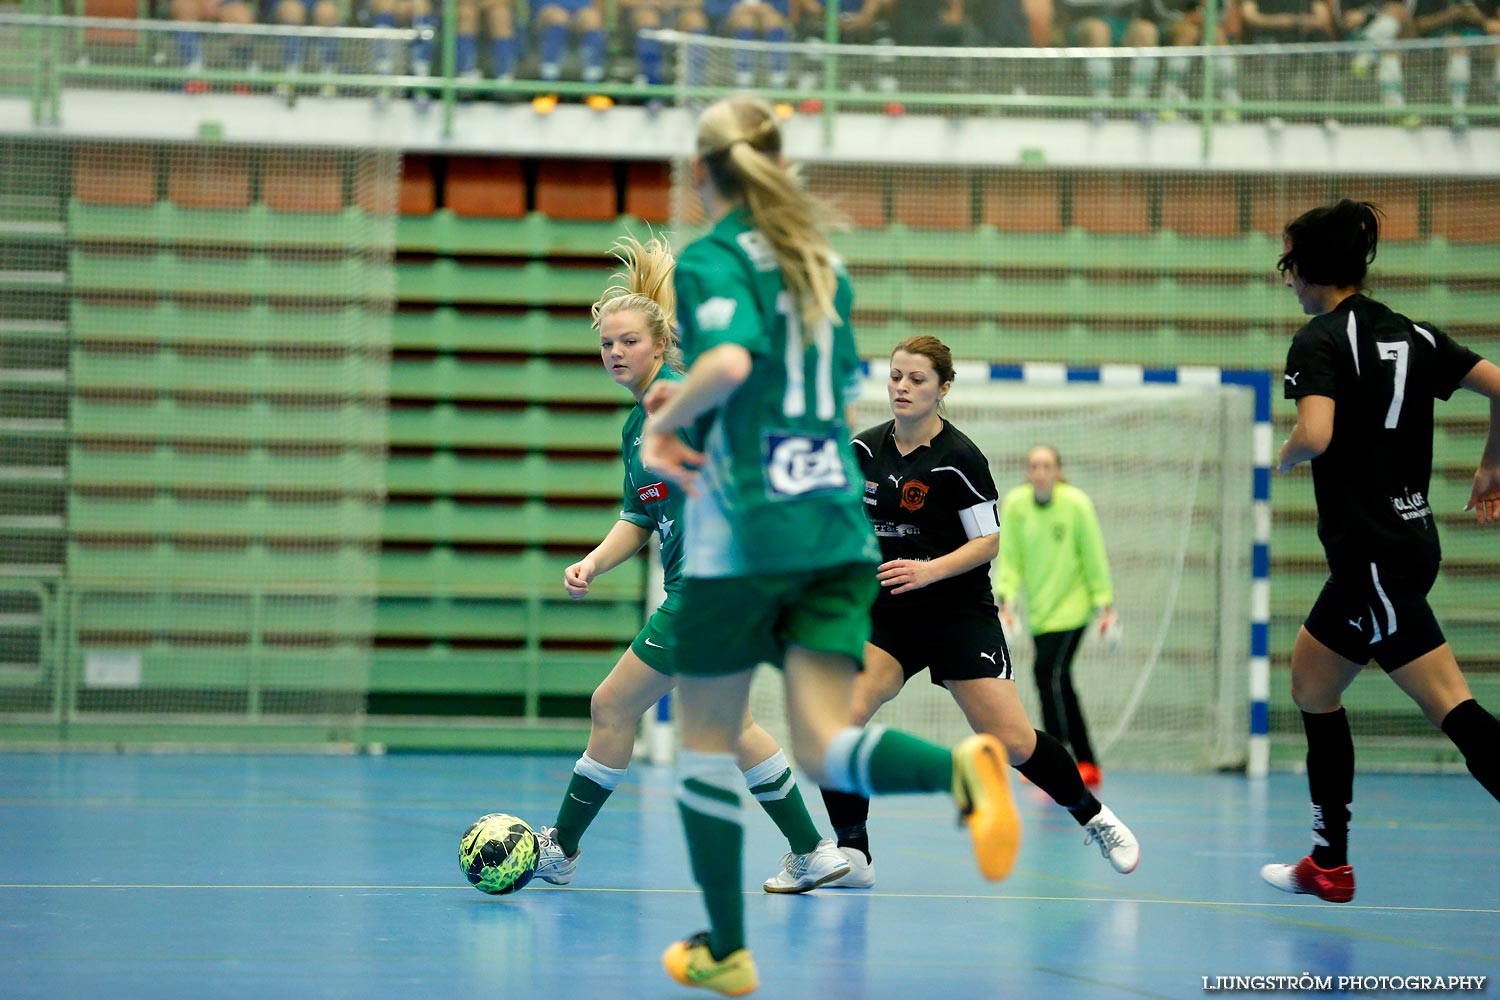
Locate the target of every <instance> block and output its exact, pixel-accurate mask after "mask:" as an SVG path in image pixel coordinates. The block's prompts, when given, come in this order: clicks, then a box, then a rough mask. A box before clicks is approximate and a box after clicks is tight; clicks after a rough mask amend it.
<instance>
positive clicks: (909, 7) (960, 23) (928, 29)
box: [886, 0, 972, 45]
mask: <svg viewBox="0 0 1500 1000" xmlns="http://www.w3.org/2000/svg"><path fill="white" fill-rule="evenodd" d="M889 3H890V6H889V7H888V8H887V10H886V20H887V21H889V22H890V25H891V37H893V38H894V39H896V44H898V45H967V44H968V43H969V42H970V41H971V40H972V37H971V34H970V29H969V27H968V22H967V21H966V20H965V18H964V3H963V0H889Z"/></svg>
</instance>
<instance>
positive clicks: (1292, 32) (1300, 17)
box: [1239, 0, 1335, 44]
mask: <svg viewBox="0 0 1500 1000" xmlns="http://www.w3.org/2000/svg"><path fill="white" fill-rule="evenodd" d="M1239 6H1240V24H1241V25H1242V27H1243V31H1244V40H1245V41H1246V42H1247V43H1250V44H1263V43H1268V42H1327V41H1332V40H1333V38H1334V35H1335V32H1334V28H1333V12H1332V11H1330V10H1329V9H1328V5H1327V4H1326V3H1324V2H1323V0H1240V5H1239Z"/></svg>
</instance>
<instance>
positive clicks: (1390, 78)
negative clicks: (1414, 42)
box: [1329, 0, 1418, 127]
mask: <svg viewBox="0 0 1500 1000" xmlns="http://www.w3.org/2000/svg"><path fill="white" fill-rule="evenodd" d="M1329 5H1330V6H1331V7H1332V9H1333V23H1334V27H1335V28H1337V29H1338V30H1339V31H1340V32H1342V33H1343V34H1344V35H1345V36H1346V37H1348V38H1351V39H1359V40H1362V41H1367V42H1372V43H1374V44H1373V45H1372V46H1371V48H1369V49H1367V50H1365V51H1363V52H1358V53H1355V56H1354V60H1353V62H1352V63H1351V64H1350V68H1351V69H1352V70H1353V71H1354V75H1355V76H1361V77H1363V76H1368V75H1369V73H1370V67H1371V66H1376V71H1375V80H1376V82H1377V84H1378V85H1379V88H1380V103H1381V104H1384V105H1385V106H1386V107H1387V108H1389V109H1390V110H1391V113H1392V114H1393V115H1394V116H1395V117H1396V119H1397V120H1398V121H1399V122H1400V123H1401V124H1403V125H1406V126H1408V127H1412V126H1415V125H1417V124H1418V119H1417V118H1416V116H1414V115H1408V114H1404V113H1403V110H1402V109H1404V108H1405V107H1406V94H1405V84H1404V82H1403V80H1402V76H1401V57H1400V56H1398V55H1397V54H1396V53H1394V52H1390V51H1383V50H1384V49H1385V46H1386V45H1388V44H1389V43H1390V42H1393V41H1395V40H1396V39H1398V38H1401V37H1403V36H1406V37H1410V36H1411V34H1412V33H1413V28H1412V23H1411V13H1410V12H1409V11H1408V10H1407V8H1406V5H1405V4H1404V3H1402V2H1400V0H1352V2H1351V3H1349V4H1345V3H1344V2H1343V0H1329ZM1377 60H1378V64H1377Z"/></svg>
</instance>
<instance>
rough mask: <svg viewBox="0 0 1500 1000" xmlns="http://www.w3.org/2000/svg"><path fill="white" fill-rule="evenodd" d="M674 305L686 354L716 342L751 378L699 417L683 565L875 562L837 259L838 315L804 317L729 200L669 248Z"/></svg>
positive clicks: (778, 568) (715, 573)
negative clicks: (852, 419)
mask: <svg viewBox="0 0 1500 1000" xmlns="http://www.w3.org/2000/svg"><path fill="white" fill-rule="evenodd" d="M676 288H677V316H678V321H679V323H680V324H681V326H682V348H683V353H684V355H685V356H686V358H687V360H688V363H689V364H691V363H692V362H693V361H694V360H695V359H696V358H698V357H699V356H700V355H702V354H703V353H704V352H706V351H708V350H711V349H712V348H714V347H717V346H719V345H721V344H739V345H740V346H741V347H744V348H745V349H746V350H748V351H749V352H750V355H751V359H752V365H751V369H750V377H749V378H748V379H746V381H745V382H744V384H742V385H741V386H740V387H739V388H738V389H736V390H735V392H734V395H733V396H731V397H730V398H729V400H728V401H726V402H725V403H724V404H723V405H722V406H721V407H719V408H718V409H717V410H714V411H712V412H710V413H708V414H706V415H705V416H704V419H703V422H704V423H705V424H706V425H707V430H706V434H705V436H704V444H703V451H704V452H705V453H706V455H707V460H706V463H705V465H704V467H703V469H702V479H701V484H702V492H701V494H700V496H698V497H696V498H692V499H689V501H688V504H687V521H688V546H687V554H686V562H685V564H684V567H683V572H684V573H685V574H686V575H687V576H690V577H715V578H717V577H738V576H749V575H753V574H763V573H783V572H794V571H797V570H807V569H819V568H823V567H827V566H837V565H841V564H845V563H855V562H871V563H876V562H879V561H880V547H879V545H878V544H877V543H876V541H875V536H874V533H873V532H872V531H871V530H870V523H869V519H868V518H866V517H865V513H864V506H863V503H862V501H861V493H860V491H861V489H862V485H861V484H862V482H863V478H862V477H861V476H860V474H859V464H858V463H857V462H856V461H855V459H854V452H853V450H852V449H851V447H850V445H849V429H848V427H847V426H846V424H845V421H844V407H845V405H846V403H848V402H849V401H850V400H851V399H852V398H853V393H854V391H855V389H856V387H857V386H858V384H859V377H860V372H859V355H858V352H857V350H856V348H855V344H854V333H853V330H852V329H851V327H850V325H849V311H850V305H851V301H852V298H853V292H852V290H851V288H850V286H849V276H848V275H847V274H846V273H845V272H844V270H843V267H842V265H839V268H838V293H837V295H836V297H835V307H836V309H837V311H838V315H839V319H840V320H841V322H840V323H839V324H838V325H833V324H831V323H828V322H819V323H817V324H815V326H814V328H813V329H806V328H805V327H804V323H803V319H802V311H801V309H800V308H799V307H798V305H797V303H796V301H795V300H794V299H793V298H792V296H791V294H790V293H789V292H788V291H787V290H786V286H785V285H784V283H783V282H782V277H781V271H780V269H779V268H778V267H777V264H776V256H775V254H774V252H773V251H772V249H771V245H770V243H769V242H767V240H766V239H765V237H764V236H762V235H761V234H760V233H759V232H758V231H756V230H755V228H754V227H753V225H752V224H751V222H750V218H749V216H748V214H746V213H744V212H739V211H735V212H730V213H729V214H728V215H726V216H725V217H724V218H723V219H721V220H720V221H719V222H718V223H717V224H716V225H715V226H714V227H713V229H712V230H711V231H710V232H709V234H708V235H706V236H704V237H703V238H702V239H699V240H697V241H695V242H694V243H692V244H691V245H689V246H688V247H687V248H686V249H684V250H683V251H682V254H681V255H680V256H679V257H678V259H677V274H676Z"/></svg>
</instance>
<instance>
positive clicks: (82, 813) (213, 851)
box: [0, 753, 1500, 1000]
mask: <svg viewBox="0 0 1500 1000" xmlns="http://www.w3.org/2000/svg"><path fill="white" fill-rule="evenodd" d="M571 766H572V758H571V757H564V756H511V755H461V754H433V755H418V754H392V755H389V756H384V757H365V756H349V757H338V756H267V755H252V756H239V755H220V754H198V755H171V756H169V755H151V754H127V755H112V754H79V753H70V754H44V753H21V754H3V755H0V997H3V998H7V1000H20V998H45V1000H74V998H79V1000H82V998H103V1000H116V998H134V997H141V998H152V1000H168V998H184V1000H186V998H192V1000H204V998H231V997H234V998H240V997H243V998H254V1000H292V998H300V997H349V998H360V1000H383V998H401V1000H410V998H423V1000H438V998H448V997H454V998H460V997H461V998H477V997H494V998H505V1000H510V998H514V997H531V998H545V1000H572V998H594V997H601V998H614V997H620V998H630V1000H641V998H647V997H688V996H693V995H699V994H698V991H692V990H687V989H684V988H681V987H678V986H677V985H675V984H673V983H672V982H670V981H669V980H668V979H667V978H666V977H665V975H664V973H663V972H662V970H661V965H660V961H659V956H660V954H661V951H662V949H663V948H664V947H665V946H666V945H667V944H668V943H669V942H670V941H672V940H673V938H674V937H677V936H681V935H683V934H685V933H687V932H692V931H695V930H698V929H700V928H701V927H702V926H704V917H703V910H702V905H701V902H700V900H699V897H698V894H697V891H696V889H695V888H694V886H693V884H692V880H691V877H690V874H689V870H688V864H687V859H686V856H685V853H684V850H683V843H682V834H681V829H680V827H679V824H678V820H677V813H676V808H675V805H674V802H673V798H672V784H671V780H670V774H669V773H668V772H667V771H665V770H663V769H659V768H653V767H649V766H641V765H637V766H636V767H634V768H633V769H632V770H631V772H630V774H629V776H628V777H627V780H626V783H625V784H624V785H623V786H622V787H621V789H620V790H619V791H618V792H617V793H616V794H615V796H614V798H613V799H612V800H611V802H610V803H609V805H608V806H607V807H606V808H605V810H604V812H603V813H602V814H601V815H600V817H599V820H598V821H597V822H596V824H595V825H594V827H593V829H592V830H590V831H589V834H588V836H587V837H586V838H585V840H584V853H583V857H582V864H581V866H580V869H579V873H578V876H577V878H576V880H575V882H574V884H573V885H572V886H569V887H567V888H553V887H550V886H546V885H543V884H542V883H540V882H537V883H534V884H533V885H532V886H530V887H528V888H527V889H525V890H523V891H522V892H519V893H517V894H514V895H511V896H505V897H490V896H486V895H483V894H482V893H480V892H478V891H476V890H474V889H473V888H470V887H469V886H468V884H467V883H466V882H465V881H464V879H463V876H462V874H461V873H460V871H459V867H458V838H459V834H460V833H461V832H462V831H463V830H464V828H465V827H466V826H467V825H468V824H469V822H470V821H471V820H473V819H474V818H475V817H477V816H479V815H480V814H482V813H485V812H494V811H504V812H512V813H516V814H518V815H520V816H522V817H523V818H525V819H527V820H528V821H530V822H531V823H532V824H533V825H538V824H541V823H544V822H547V823H550V822H551V819H552V817H553V814H554V811H555V809H556V805H557V799H558V797H559V796H560V795H561V794H562V789H563V787H564V784H565V782H566V780H567V776H568V773H569V770H570V768H571ZM1102 793H1103V795H1102V797H1103V798H1104V800H1105V801H1106V802H1108V803H1109V804H1110V805H1112V806H1113V807H1114V809H1115V811H1116V812H1117V813H1118V814H1120V816H1121V817H1122V818H1124V819H1125V820H1126V821H1127V822H1129V823H1130V824H1131V825H1132V827H1133V828H1134V829H1135V831H1136V833H1137V834H1138V836H1139V837H1140V839H1141V842H1142V845H1143V850H1144V855H1143V859H1142V861H1141V865H1140V868H1139V869H1138V870H1137V871H1136V872H1135V873H1134V874H1132V875H1129V876H1122V875H1117V874H1116V873H1115V872H1114V871H1113V870H1112V869H1111V868H1109V866H1108V865H1107V864H1106V863H1105V862H1104V860H1103V859H1102V858H1101V857H1100V856H1099V855H1098V853H1097V850H1096V849H1094V848H1091V847H1086V846H1085V845H1084V844H1083V836H1082V833H1081V832H1080V830H1079V828H1078V827H1077V825H1076V824H1074V823H1073V821H1072V820H1071V818H1070V817H1068V816H1067V815H1066V814H1065V813H1063V812H1062V811H1061V810H1059V809H1057V808H1056V807H1054V806H1052V805H1051V803H1050V802H1049V801H1046V800H1044V799H1043V798H1042V797H1041V796H1040V794H1039V793H1038V792H1037V791H1036V790H1035V789H1032V788H1030V787H1019V788H1018V793H1017V794H1018V797H1019V799H1020V800H1021V808H1022V814H1023V816H1024V819H1025V822H1026V834H1025V843H1024V846H1023V848H1022V852H1021V858H1020V861H1019V863H1018V865H1017V868H1016V870H1015V872H1014V873H1013V874H1012V875H1011V877H1010V878H1009V879H1008V880H1006V881H1005V882H1003V883H1000V884H989V883H986V882H984V881H982V880H981V879H980V878H979V876H978V874H977V873H976V871H975V868H974V865H973V862H972V860H971V857H970V853H969V845H968V841H967V839H966V836H965V835H964V834H963V833H962V832H960V831H959V830H958V829H957V827H956V826H955V823H954V820H953V817H952V815H951V812H950V807H949V806H948V804H947V802H946V801H945V800H940V799H937V798H931V799H928V798H923V797H914V796H906V797H899V798H890V799H885V800H881V801H877V802H876V803H875V804H874V809H873V813H872V817H871V834H872V837H873V840H874V845H875V855H876V869H877V874H878V882H877V885H876V887H875V888H874V889H873V890H864V891H857V890H846V891H838V890H819V891H817V892H813V893H810V894H808V895H804V896H771V895H767V894H765V893H763V892H761V891H760V889H759V883H760V880H761V879H762V878H764V877H765V876H766V875H769V874H770V873H771V872H772V871H774V869H775V867H776V862H777V859H778V858H779V856H780V855H781V854H782V852H783V851H784V850H785V843H784V842H783V841H780V840H779V839H778V837H777V834H776V831H775V829H774V827H772V826H771V824H770V821H769V820H767V819H766V818H765V816H764V815H763V814H761V813H759V811H758V809H756V808H755V807H754V804H753V802H752V803H749V805H747V809H746V819H747V843H746V847H747V850H746V866H745V881H744V886H745V907H746V914H747V920H748V931H749V935H750V941H751V947H752V949H753V950H754V952H755V956H756V961H757V963H758V964H759V966H760V971H761V988H760V991H759V992H758V993H757V994H756V995H757V996H764V997H768V998H782V997H785V998H804V997H805V998H818V1000H823V998H846V997H847V998H858V997H891V998H918V1000H928V998H933V1000H935V998H945V1000H946V998H968V997H986V998H988V997H994V998H1001V997H1003V998H1049V1000H1050V998H1070V997H1086V998H1138V997H1182V998H1186V997H1197V998H1201V997H1203V996H1205V995H1207V994H1208V993H1212V992H1217V991H1213V990H1208V991H1205V989H1204V977H1208V979H1209V982H1210V984H1213V983H1215V982H1217V977H1219V976H1301V975H1302V974H1304V973H1307V974H1310V975H1311V976H1314V977H1330V981H1332V982H1335V983H1337V980H1338V977H1340V976H1346V977H1347V976H1355V977H1380V976H1397V977H1407V976H1417V977H1420V976H1433V977H1436V976H1443V977H1449V976H1458V975H1467V976H1478V975H1483V976H1489V977H1492V978H1491V979H1490V980H1487V981H1486V983H1485V986H1484V990H1483V993H1482V994H1481V995H1489V996H1500V984H1497V983H1496V982H1495V981H1494V978H1493V977H1500V865H1497V860H1500V851H1497V847H1500V839H1497V835H1496V830H1497V829H1500V823H1497V820H1500V806H1497V805H1496V803H1495V802H1494V801H1493V800H1491V799H1490V798H1489V796H1487V795H1485V794H1484V793H1483V791H1482V790H1481V789H1480V788H1479V786H1478V785H1477V784H1476V783H1475V782H1474V781H1472V780H1471V779H1470V778H1469V777H1468V776H1467V775H1463V776H1396V775H1362V776H1360V777H1359V779H1358V780H1357V784H1356V792H1355V796H1356V801H1355V822H1356V827H1355V832H1354V838H1353V852H1354V853H1353V860H1354V864H1355V873H1356V876H1357V879H1358V883H1359V889H1358V895H1357V896H1356V897H1355V900H1354V902H1353V903H1351V904H1347V905H1342V906H1339V905H1332V904H1325V903H1321V902H1319V901H1317V900H1314V899H1311V898H1310V897H1305V896H1300V897H1293V896H1288V895H1283V894H1281V893H1278V892H1276V891H1274V890H1272V889H1271V888H1269V887H1268V886H1266V885H1264V884H1263V883H1262V882H1261V881H1260V879H1259V877H1258V875H1257V870H1258V869H1259V867H1260V865H1261V864H1263V863H1265V862H1267V861H1271V860H1295V859H1296V858H1297V857H1299V856H1301V855H1302V854H1303V853H1305V849H1306V844H1307V830H1306V827H1307V814H1308V808H1307V805H1306V800H1305V784H1304V782H1303V780H1302V779H1301V778H1300V777H1298V776H1294V775H1278V776H1274V777H1272V778H1271V779H1270V780H1269V781H1268V782H1263V783H1257V782H1249V781H1247V780H1245V779H1244V778H1242V777H1239V776H1232V775H1198V776H1161V775H1147V774H1124V773H1107V774H1106V781H1105V785H1104V787H1103V789H1102ZM809 798H810V799H811V800H812V810H813V813H814V816H815V818H816V819H817V820H818V822H819V823H820V825H825V828H826V818H825V816H824V814H823V809H822V804H821V802H819V801H818V800H817V796H816V793H815V792H813V793H812V794H811V795H810V796H809ZM1407 992H1408V991H1407V990H1404V989H1403V990H1391V991H1386V990H1381V989H1374V990H1369V989H1367V990H1364V991H1363V992H1362V994H1361V995H1365V996H1372V995H1404V994H1405V993H1407ZM1334 995H1346V996H1347V995H1352V994H1350V993H1347V992H1345V993H1342V994H1338V993H1337V991H1336V990H1335V994H1334ZM1428 995H1431V994H1428Z"/></svg>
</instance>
